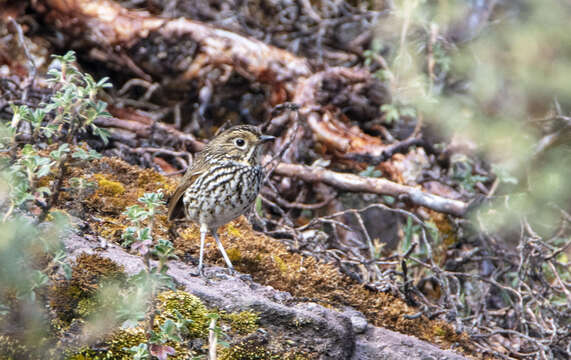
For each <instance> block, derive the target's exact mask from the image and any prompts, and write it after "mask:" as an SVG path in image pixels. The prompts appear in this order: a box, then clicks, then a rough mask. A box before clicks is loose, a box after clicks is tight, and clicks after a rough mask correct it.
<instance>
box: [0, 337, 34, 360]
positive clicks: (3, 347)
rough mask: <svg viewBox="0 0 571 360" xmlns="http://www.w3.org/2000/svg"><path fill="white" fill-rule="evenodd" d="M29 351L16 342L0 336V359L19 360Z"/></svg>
mask: <svg viewBox="0 0 571 360" xmlns="http://www.w3.org/2000/svg"><path fill="white" fill-rule="evenodd" d="M29 351H30V350H29V349H28V348H27V347H26V346H25V345H23V344H22V343H20V342H19V341H18V340H16V339H13V338H11V337H9V336H4V335H0V359H1V360H8V359H10V360H11V359H21V358H22V356H24V357H25V356H26V354H28V353H29Z"/></svg>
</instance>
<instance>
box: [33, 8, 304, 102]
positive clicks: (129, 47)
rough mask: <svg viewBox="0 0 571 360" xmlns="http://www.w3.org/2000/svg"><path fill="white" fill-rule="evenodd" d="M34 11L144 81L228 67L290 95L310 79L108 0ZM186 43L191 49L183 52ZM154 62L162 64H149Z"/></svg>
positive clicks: (177, 22)
mask: <svg viewBox="0 0 571 360" xmlns="http://www.w3.org/2000/svg"><path fill="white" fill-rule="evenodd" d="M36 7H37V8H39V9H40V10H44V11H47V12H48V14H47V19H48V20H49V21H51V22H52V23H53V24H55V25H56V26H57V27H58V28H60V29H61V30H65V31H66V33H67V34H68V35H71V36H73V37H74V41H76V44H75V46H78V45H80V46H88V47H90V48H91V47H94V48H97V49H100V51H103V53H104V54H101V55H100V56H105V60H106V61H109V60H111V61H115V62H116V63H117V65H118V66H121V67H122V68H123V69H124V68H127V69H130V70H131V71H133V72H135V73H137V74H138V75H141V76H144V77H147V78H148V75H149V74H150V75H153V76H160V77H164V75H165V74H170V75H171V78H172V79H176V81H188V80H191V79H196V78H200V77H203V76H205V73H204V71H210V70H212V67H215V66H222V67H224V66H230V67H231V69H232V70H234V71H237V72H238V73H240V74H241V75H243V76H245V77H246V78H248V79H252V80H256V81H260V82H263V83H272V84H276V83H283V84H285V86H286V87H287V88H288V89H287V90H288V91H289V92H291V91H293V87H292V86H293V85H294V84H295V83H292V84H290V85H289V86H288V83H289V82H290V81H292V79H293V80H295V79H297V78H299V77H303V76H309V75H310V74H311V71H310V69H309V65H308V63H307V61H306V60H305V59H303V58H299V57H296V56H294V55H292V54H291V53H289V52H287V51H284V50H281V49H278V48H275V47H272V46H269V45H266V44H265V43H263V42H261V41H258V40H255V39H252V38H248V37H244V36H240V35H237V34H235V33H232V32H230V31H226V30H223V29H218V28H215V27H212V26H210V25H207V24H204V23H202V22H199V21H193V20H189V19H184V18H180V19H165V18H160V17H157V16H152V15H150V14H149V13H147V12H144V11H135V10H128V9H125V8H122V7H121V6H120V5H118V4H116V3H114V2H111V1H90V0H44V1H38V5H36ZM155 36H160V37H161V39H162V40H165V41H167V40H170V41H171V42H172V44H170V46H172V48H171V49H157V48H154V45H156V44H153V43H152V39H153V37H155ZM173 39H174V40H176V41H174V42H173ZM186 44H189V46H190V45H194V49H195V50H194V51H189V50H193V49H191V48H184V45H186ZM181 45H182V46H181ZM160 50H163V51H165V50H166V53H163V55H164V56H156V55H160V54H155V53H153V52H154V51H160ZM92 55H96V54H93V53H92ZM109 56H110V57H109ZM155 58H156V59H164V61H162V62H152V61H157V60H156V59H155ZM159 61H160V60H159ZM141 72H142V73H141Z"/></svg>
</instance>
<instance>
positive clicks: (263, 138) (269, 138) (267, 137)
mask: <svg viewBox="0 0 571 360" xmlns="http://www.w3.org/2000/svg"><path fill="white" fill-rule="evenodd" d="M275 138H276V137H275V136H271V135H262V136H260V144H262V143H265V142H268V141H272V140H274V139H275Z"/></svg>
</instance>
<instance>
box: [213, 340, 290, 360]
mask: <svg viewBox="0 0 571 360" xmlns="http://www.w3.org/2000/svg"><path fill="white" fill-rule="evenodd" d="M265 342H266V341H265V339H262V338H260V337H251V338H248V339H244V340H243V341H241V342H239V343H238V344H235V345H232V346H230V347H229V348H224V349H222V350H220V356H219V357H218V359H219V360H268V359H280V358H281V356H279V355H277V354H273V353H272V352H271V351H269V350H268V349H267V348H266V344H265Z"/></svg>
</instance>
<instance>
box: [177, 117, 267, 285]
mask: <svg viewBox="0 0 571 360" xmlns="http://www.w3.org/2000/svg"><path fill="white" fill-rule="evenodd" d="M272 139H273V136H266V135H262V133H261V132H260V130H258V128H256V127H254V126H250V125H239V126H235V127H232V128H230V129H228V130H226V131H224V132H222V133H220V134H219V135H218V136H216V137H214V138H213V139H212V140H211V141H210V142H209V143H208V145H206V147H205V148H204V149H203V150H202V151H201V152H200V153H199V154H198V155H197V156H196V158H195V159H194V162H193V164H192V166H191V167H190V168H189V169H188V170H187V172H186V174H185V175H184V177H183V178H182V181H181V183H180V185H179V186H178V188H177V189H176V191H175V192H174V194H173V196H172V197H171V199H170V201H169V211H168V218H169V220H176V219H186V220H190V221H193V222H196V223H198V224H199V225H200V259H199V264H198V273H199V274H201V273H202V259H203V255H204V240H205V238H206V233H207V232H208V231H210V232H211V233H212V236H213V237H214V239H215V240H216V243H217V245H218V248H219V249H220V252H221V253H222V256H223V257H224V260H225V261H226V264H227V265H228V267H229V268H230V271H233V267H232V263H231V262H230V259H229V258H228V255H226V251H224V247H223V246H222V243H221V242H220V240H219V239H218V235H217V233H216V232H217V230H218V228H219V227H220V226H222V225H224V224H226V223H228V222H229V221H231V220H233V219H235V218H237V217H238V216H240V215H242V214H244V213H245V212H246V211H247V210H248V209H249V208H250V206H251V205H252V204H253V202H254V200H255V199H256V197H257V196H258V192H259V189H260V186H261V182H262V177H263V171H262V167H261V166H260V157H261V151H262V145H263V143H264V142H266V141H268V140H272Z"/></svg>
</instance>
